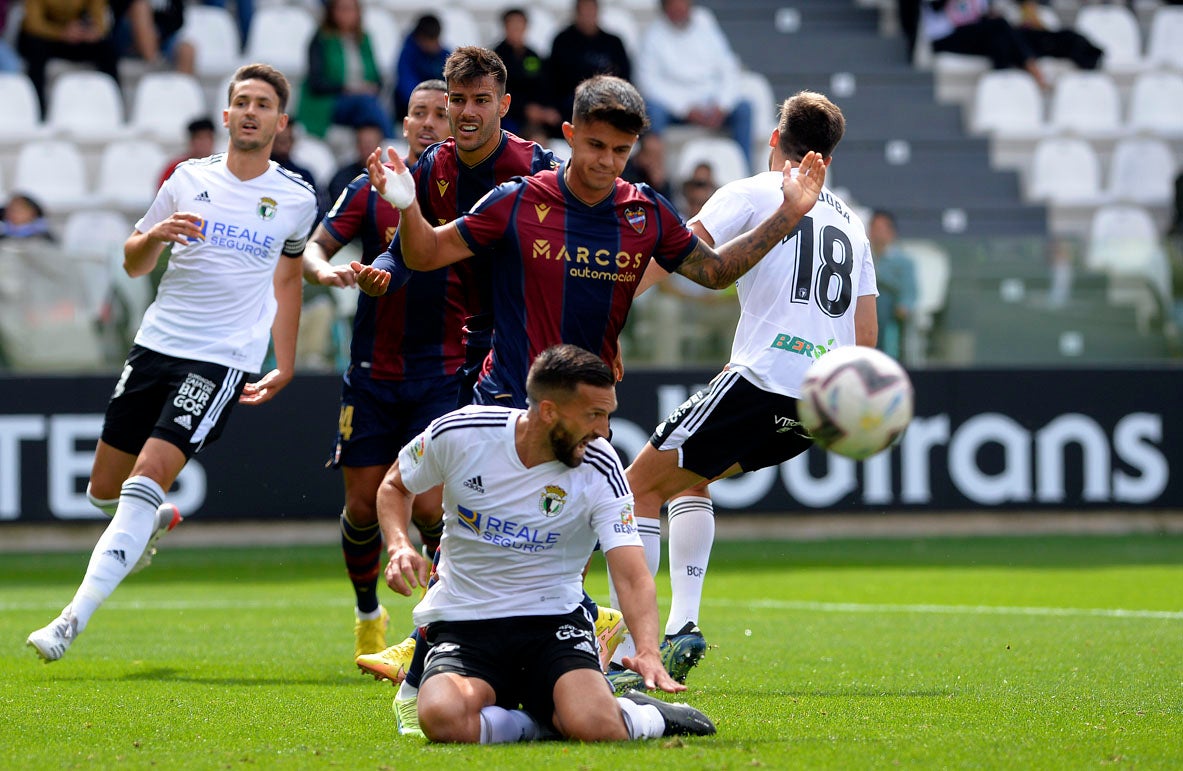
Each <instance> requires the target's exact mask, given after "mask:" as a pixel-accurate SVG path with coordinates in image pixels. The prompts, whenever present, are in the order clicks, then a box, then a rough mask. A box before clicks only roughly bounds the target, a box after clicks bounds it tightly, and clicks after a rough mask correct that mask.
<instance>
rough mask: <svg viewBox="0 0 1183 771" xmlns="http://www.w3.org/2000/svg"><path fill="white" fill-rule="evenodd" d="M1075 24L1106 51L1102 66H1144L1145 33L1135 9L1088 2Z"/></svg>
mask: <svg viewBox="0 0 1183 771" xmlns="http://www.w3.org/2000/svg"><path fill="white" fill-rule="evenodd" d="M1073 26H1074V27H1075V29H1076V31H1077V32H1079V33H1080V34H1082V35H1084V36H1085V37H1087V38H1088V39H1089V40H1090V41H1092V43H1093V44H1094V45H1096V46H1099V47H1100V48H1101V49H1102V50H1103V51H1105V58H1104V59H1102V60H1101V66H1102V67H1103V68H1104V69H1105V70H1106V71H1108V72H1136V71H1138V70H1140V69H1142V67H1143V64H1142V33H1141V30H1140V29H1139V28H1138V19H1137V17H1135V16H1134V12H1133V11H1131V10H1130V9H1129V8H1127V7H1125V6H1123V5H1088V6H1085V7H1084V8H1081V9H1080V13H1078V14H1077V15H1076V21H1075V22H1074V24H1073Z"/></svg>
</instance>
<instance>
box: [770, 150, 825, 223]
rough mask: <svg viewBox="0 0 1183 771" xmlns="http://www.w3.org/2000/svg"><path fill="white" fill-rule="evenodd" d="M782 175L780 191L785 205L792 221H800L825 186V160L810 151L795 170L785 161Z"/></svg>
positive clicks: (818, 154)
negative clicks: (791, 216)
mask: <svg viewBox="0 0 1183 771" xmlns="http://www.w3.org/2000/svg"><path fill="white" fill-rule="evenodd" d="M784 174H785V176H784V180H783V181H782V182H781V191H782V192H783V193H784V196H785V205H786V206H788V207H789V209H790V210H791V212H792V215H793V217H794V219H800V218H801V217H804V216H805V215H806V214H808V213H809V210H810V209H812V208H813V205H814V204H815V203H817V197H818V196H819V195H821V192H822V186H823V185H825V184H826V159H825V158H823V157H822V156H821V154H820V153H815V152H814V151H812V150H810V151H809V152H808V153H806V154H805V157H804V158H802V159H801V163H800V165H799V166H797V168H795V169H794V168H791V167H790V165H789V162H788V161H786V162H785V168H784Z"/></svg>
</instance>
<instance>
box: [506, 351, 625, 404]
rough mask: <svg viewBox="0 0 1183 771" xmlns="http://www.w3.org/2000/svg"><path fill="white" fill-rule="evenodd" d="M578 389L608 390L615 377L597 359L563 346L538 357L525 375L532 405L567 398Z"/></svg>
mask: <svg viewBox="0 0 1183 771" xmlns="http://www.w3.org/2000/svg"><path fill="white" fill-rule="evenodd" d="M580 385H589V386H595V387H596V388H609V387H611V386H614V385H616V377H615V376H614V375H613V374H612V368H611V367H609V366H608V364H607V363H606V362H605V361H604V360H603V359H601V358H600V357H599V356H597V355H595V354H594V353H592V352H590V351H585V350H584V349H582V348H580V347H579V346H577V345H570V344H567V343H562V344H560V345H553V346H551V347H550V348H547V349H546V350H545V351H543V352H542V353H540V354H538V357H537V358H535V359H534V363H533V364H531V365H530V372H529V373H528V374H527V375H526V394H527V395H528V396H529V398H530V402H531V403H532V404H538V403H539V402H541V401H543V400H544V399H551V400H554V398H555V397H556V396H558V397H560V398H562V397H564V396H571V395H573V394H574V393H575V390H576V389H577V388H578V387H579V386H580Z"/></svg>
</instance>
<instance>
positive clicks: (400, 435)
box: [328, 367, 459, 468]
mask: <svg viewBox="0 0 1183 771" xmlns="http://www.w3.org/2000/svg"><path fill="white" fill-rule="evenodd" d="M458 383H459V380H458V379H457V377H456V376H455V375H443V376H440V377H437V378H426V379H423V380H374V379H373V378H372V377H370V373H369V371H368V370H366V369H364V368H362V367H350V368H349V370H348V371H347V372H346V373H345V377H344V379H343V383H342V386H341V412H340V414H339V416H338V418H337V439H336V441H335V442H334V443H333V454H332V456H331V457H330V458H329V463H328V465H329V466H331V467H333V468H337V467H338V466H348V467H350V468H356V467H359V466H389V465H390V464H392V463H394V460H395V458H397V457H398V453H399V451H400V450H401V449H402V448H403V446H405V445H406V443H407V442H409V441H411V440H412V439H414V438H415V437H416V436H417V435H418V434H419V433H420V432H421V431H423V429H425V428H427V424H428V423H430V422H431V421H433V420H435V419H436V418H438V417H439V416H440V415H443V414H444V413H445V412H451V411H452V410H454V409H455V408H456V390H457V385H458Z"/></svg>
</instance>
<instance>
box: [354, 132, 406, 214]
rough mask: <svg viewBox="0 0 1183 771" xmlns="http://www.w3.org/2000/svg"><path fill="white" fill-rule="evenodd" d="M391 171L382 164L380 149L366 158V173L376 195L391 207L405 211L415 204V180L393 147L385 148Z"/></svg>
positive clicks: (376, 149)
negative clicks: (376, 192)
mask: <svg viewBox="0 0 1183 771" xmlns="http://www.w3.org/2000/svg"><path fill="white" fill-rule="evenodd" d="M386 155H387V156H388V157H389V160H390V166H391V169H390V171H389V172H388V171H387V169H386V166H385V164H383V163H382V148H381V147H376V148H374V152H372V153H370V155H369V157H368V158H366V171H368V172H369V174H370V184H371V185H373V187H374V190H376V191H378V195H380V196H382V197H383V198H385V199H386V200H387V201H389V202H390V204H391V206H394V207H395V208H398V209H405V208H407V207H408V206H410V205H411V204H413V203H414V202H415V178H414V177H412V176H411V172H409V171H407V165H406V164H405V163H403V161H402V158H399V157H398V153H396V152H395V151H394V148H393V147H388V148H386Z"/></svg>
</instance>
